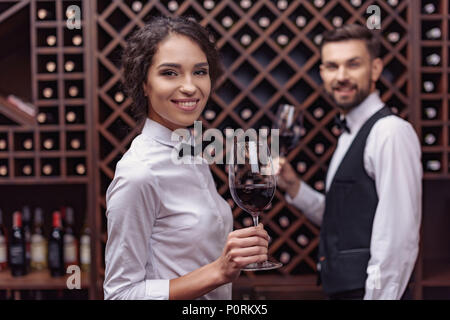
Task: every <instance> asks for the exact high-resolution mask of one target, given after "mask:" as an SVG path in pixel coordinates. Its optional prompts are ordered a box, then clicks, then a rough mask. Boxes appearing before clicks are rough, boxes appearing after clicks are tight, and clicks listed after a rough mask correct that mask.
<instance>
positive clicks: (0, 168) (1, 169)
mask: <svg viewBox="0 0 450 320" xmlns="http://www.w3.org/2000/svg"><path fill="white" fill-rule="evenodd" d="M7 175H8V167H7V166H6V165H4V164H2V165H0V176H1V177H6V176H7Z"/></svg>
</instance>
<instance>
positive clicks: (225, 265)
mask: <svg viewBox="0 0 450 320" xmlns="http://www.w3.org/2000/svg"><path fill="white" fill-rule="evenodd" d="M268 246H269V235H268V233H267V231H265V230H264V228H263V225H262V224H261V223H260V224H259V225H258V226H257V227H248V228H244V229H238V230H235V231H233V232H230V233H229V234H228V239H227V242H226V244H225V248H224V249H223V252H222V255H221V256H220V258H219V259H218V260H217V262H218V266H219V273H220V275H221V277H222V281H223V283H228V282H231V281H234V280H235V279H236V278H237V277H238V276H239V274H240V272H241V269H242V268H244V267H245V266H247V265H249V264H252V263H258V262H264V261H266V260H267V258H268V256H267V252H268Z"/></svg>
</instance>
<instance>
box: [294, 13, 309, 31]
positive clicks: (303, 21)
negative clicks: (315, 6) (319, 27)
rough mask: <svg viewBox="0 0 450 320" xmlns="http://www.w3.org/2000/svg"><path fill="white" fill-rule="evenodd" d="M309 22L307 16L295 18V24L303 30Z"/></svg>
mask: <svg viewBox="0 0 450 320" xmlns="http://www.w3.org/2000/svg"><path fill="white" fill-rule="evenodd" d="M307 22H308V20H307V19H306V17H305V16H298V17H297V18H295V24H296V25H297V27H299V28H303V27H304V26H306V23H307Z"/></svg>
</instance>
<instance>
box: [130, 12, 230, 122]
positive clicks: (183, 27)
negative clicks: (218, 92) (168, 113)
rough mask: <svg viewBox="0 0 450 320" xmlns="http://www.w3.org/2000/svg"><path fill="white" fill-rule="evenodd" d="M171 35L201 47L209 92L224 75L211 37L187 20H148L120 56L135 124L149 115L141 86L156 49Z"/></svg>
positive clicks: (168, 18)
mask: <svg viewBox="0 0 450 320" xmlns="http://www.w3.org/2000/svg"><path fill="white" fill-rule="evenodd" d="M170 34H178V35H183V36H186V37H188V38H189V39H191V40H192V41H194V42H195V43H197V44H198V45H199V46H200V48H201V49H202V51H203V52H204V53H205V55H206V58H207V60H208V64H209V75H210V78H211V87H212V88H214V86H215V84H216V81H217V79H218V78H219V77H220V76H221V74H222V72H223V71H222V70H223V69H222V65H221V63H220V58H219V53H218V51H217V49H216V46H215V43H214V41H213V39H212V35H211V34H210V33H209V32H208V31H207V30H206V29H205V28H204V27H202V26H201V25H200V24H198V23H197V22H195V21H193V20H192V19H189V18H186V17H174V18H172V17H154V18H152V19H150V20H149V21H148V22H147V23H146V24H145V26H144V27H142V28H141V29H139V30H137V31H136V32H135V33H133V34H132V36H131V37H130V38H129V39H128V41H127V46H126V48H125V49H124V52H123V54H122V64H123V68H124V74H123V76H124V80H123V86H124V89H125V92H126V94H127V95H128V96H129V97H131V98H132V99H133V105H132V108H131V110H132V112H133V115H134V117H135V118H136V119H137V121H138V122H143V121H144V120H145V118H146V117H147V115H148V100H147V97H146V96H145V95H144V89H143V88H142V84H143V83H145V82H146V80H147V73H148V69H149V68H150V66H151V64H152V63H153V57H154V55H155V54H156V51H157V49H158V45H159V44H160V43H161V42H162V41H163V40H164V39H166V38H167V37H168V36H169V35H170Z"/></svg>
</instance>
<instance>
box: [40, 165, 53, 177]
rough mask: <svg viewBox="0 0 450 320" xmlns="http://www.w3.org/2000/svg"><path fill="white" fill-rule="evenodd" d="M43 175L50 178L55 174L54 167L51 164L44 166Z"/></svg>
mask: <svg viewBox="0 0 450 320" xmlns="http://www.w3.org/2000/svg"><path fill="white" fill-rule="evenodd" d="M42 173H43V174H44V175H45V176H50V175H51V174H52V173H53V166H52V165H51V164H49V163H47V164H44V165H43V166H42Z"/></svg>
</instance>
